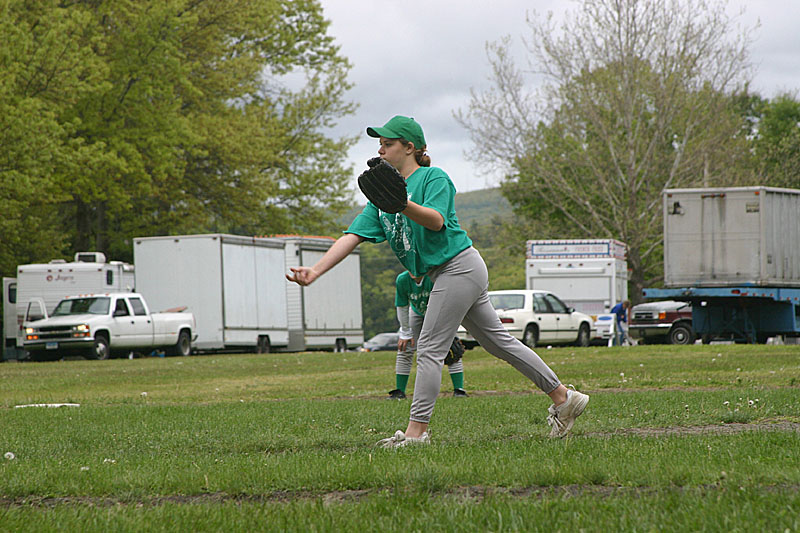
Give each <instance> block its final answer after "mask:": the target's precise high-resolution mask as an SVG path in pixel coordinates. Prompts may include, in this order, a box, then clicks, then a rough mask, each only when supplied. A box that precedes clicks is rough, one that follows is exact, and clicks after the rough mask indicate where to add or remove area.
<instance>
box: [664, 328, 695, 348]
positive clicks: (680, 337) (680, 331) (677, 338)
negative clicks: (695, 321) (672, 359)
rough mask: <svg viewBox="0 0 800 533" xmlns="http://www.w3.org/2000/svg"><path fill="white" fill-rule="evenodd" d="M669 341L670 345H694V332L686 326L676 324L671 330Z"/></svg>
mask: <svg viewBox="0 0 800 533" xmlns="http://www.w3.org/2000/svg"><path fill="white" fill-rule="evenodd" d="M667 340H668V341H669V343H670V344H693V343H694V332H693V331H692V328H690V327H689V326H687V325H686V324H675V325H674V326H672V329H671V330H669V335H668V336H667Z"/></svg>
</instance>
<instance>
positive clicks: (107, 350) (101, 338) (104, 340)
mask: <svg viewBox="0 0 800 533" xmlns="http://www.w3.org/2000/svg"><path fill="white" fill-rule="evenodd" d="M110 358H111V345H110V344H109V343H108V335H106V334H105V333H98V334H97V335H95V336H94V346H92V349H91V351H90V352H89V355H88V356H87V359H97V360H99V361H105V360H106V359H110Z"/></svg>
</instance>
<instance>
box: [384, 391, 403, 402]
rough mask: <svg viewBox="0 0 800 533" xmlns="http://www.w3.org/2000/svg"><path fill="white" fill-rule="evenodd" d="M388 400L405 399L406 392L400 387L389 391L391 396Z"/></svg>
mask: <svg viewBox="0 0 800 533" xmlns="http://www.w3.org/2000/svg"><path fill="white" fill-rule="evenodd" d="M387 399H388V400H405V399H406V393H405V392H403V391H401V390H400V389H394V390H390V391H389V398H387Z"/></svg>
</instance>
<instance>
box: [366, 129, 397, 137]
mask: <svg viewBox="0 0 800 533" xmlns="http://www.w3.org/2000/svg"><path fill="white" fill-rule="evenodd" d="M367 135H369V136H370V137H386V138H387V139H399V138H400V136H399V135H397V134H396V133H395V132H393V131H391V130H389V129H387V128H367Z"/></svg>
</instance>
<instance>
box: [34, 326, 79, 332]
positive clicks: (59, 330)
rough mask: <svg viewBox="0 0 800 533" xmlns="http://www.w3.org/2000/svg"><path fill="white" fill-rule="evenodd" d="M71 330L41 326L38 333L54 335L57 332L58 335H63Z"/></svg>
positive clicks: (70, 327) (67, 327)
mask: <svg viewBox="0 0 800 533" xmlns="http://www.w3.org/2000/svg"><path fill="white" fill-rule="evenodd" d="M71 329H72V326H42V327H41V328H39V331H40V332H42V333H56V332H58V333H64V332H67V333H69V331H70V330H71Z"/></svg>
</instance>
